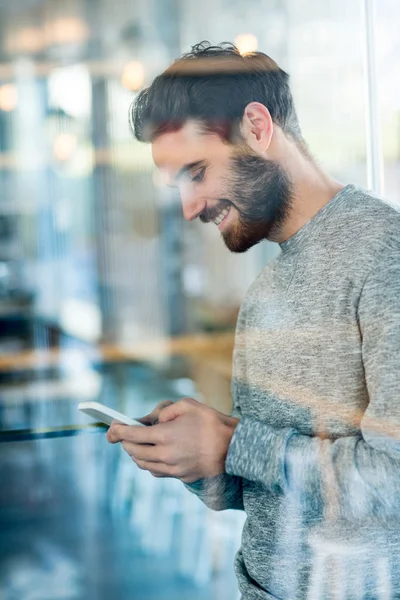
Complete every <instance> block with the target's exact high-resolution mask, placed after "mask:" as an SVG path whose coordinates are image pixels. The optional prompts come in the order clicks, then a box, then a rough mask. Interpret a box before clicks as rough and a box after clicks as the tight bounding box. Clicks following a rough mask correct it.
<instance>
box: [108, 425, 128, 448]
mask: <svg viewBox="0 0 400 600" xmlns="http://www.w3.org/2000/svg"><path fill="white" fill-rule="evenodd" d="M117 424H118V425H121V423H118V421H113V422H112V424H111V425H110V427H109V429H108V430H107V435H106V438H107V441H108V442H110V444H117V443H118V442H120V441H121V439H122V438H121V437H120V435H121V432H120V430H119V429H116V427H115V425H117ZM121 427H128V425H121Z"/></svg>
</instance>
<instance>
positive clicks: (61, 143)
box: [53, 133, 77, 162]
mask: <svg viewBox="0 0 400 600" xmlns="http://www.w3.org/2000/svg"><path fill="white" fill-rule="evenodd" d="M76 146H77V139H76V137H75V136H74V135H72V133H60V134H59V135H58V136H57V137H56V139H55V140H54V145H53V153H54V158H55V159H56V160H58V161H59V162H65V161H67V160H69V159H70V158H71V157H72V155H73V153H74V152H75V150H76Z"/></svg>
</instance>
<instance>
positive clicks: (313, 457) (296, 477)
mask: <svg viewBox="0 0 400 600" xmlns="http://www.w3.org/2000/svg"><path fill="white" fill-rule="evenodd" d="M358 318H359V327H360V333H361V339H362V342H361V343H362V360H363V364H364V370H365V380H366V385H367V390H368V396H369V404H368V407H367V409H366V411H365V413H364V415H363V418H362V421H361V428H360V434H359V435H353V436H348V437H342V438H340V439H337V440H329V439H321V438H319V437H310V436H306V435H301V434H299V433H298V432H297V431H296V430H295V429H292V428H282V429H279V428H274V427H271V426H269V425H267V424H265V423H263V422H261V421H259V420H257V419H255V418H253V417H247V416H244V417H243V418H242V419H241V421H240V422H239V424H238V426H237V428H236V430H235V433H234V435H233V438H232V440H231V444H230V447H229V451H228V455H227V460H226V471H227V473H230V474H231V475H236V476H239V477H244V478H246V479H249V480H251V481H256V482H260V483H262V484H263V485H265V487H266V489H268V490H270V491H271V492H273V493H277V494H282V493H287V492H289V491H291V492H294V493H296V494H297V497H298V498H299V499H300V500H301V503H302V505H303V506H304V508H305V509H307V507H308V508H315V509H317V510H318V509H319V510H323V511H324V512H325V514H326V511H327V510H328V512H329V514H330V515H332V516H337V517H341V518H344V519H347V520H350V521H355V520H364V519H369V518H371V519H383V520H398V519H399V518H400V253H399V252H396V253H392V254H391V255H390V256H389V257H387V258H386V260H385V261H383V262H381V263H380V264H379V265H378V267H377V268H374V270H373V271H372V272H370V273H369V275H368V277H367V279H366V281H365V283H364V286H363V289H362V293H361V296H360V300H359V305H358Z"/></svg>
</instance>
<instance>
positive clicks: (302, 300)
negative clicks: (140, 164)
mask: <svg viewBox="0 0 400 600" xmlns="http://www.w3.org/2000/svg"><path fill="white" fill-rule="evenodd" d="M131 117H132V121H131V122H132V126H133V129H134V132H135V135H136V137H137V138H138V139H139V140H142V141H149V142H151V143H152V153H153V158H154V161H155V163H156V165H157V166H158V168H159V169H160V170H161V172H162V173H163V174H164V176H165V178H166V180H167V183H168V185H175V186H178V187H179V190H180V194H181V200H182V207H183V213H184V216H185V219H187V220H192V219H196V218H200V220H201V221H202V222H203V223H210V222H211V221H213V222H214V223H215V225H216V226H217V227H218V229H219V230H220V232H221V236H222V239H223V240H224V242H225V244H226V246H227V247H228V249H229V250H231V251H232V252H245V251H246V250H248V249H249V248H251V247H252V246H254V245H255V244H257V243H258V242H260V241H261V240H263V239H268V240H272V241H275V242H278V243H279V244H280V247H281V253H280V254H279V256H278V257H277V258H276V259H274V261H272V262H270V263H268V264H267V265H266V267H265V268H264V270H263V271H262V272H261V273H260V275H259V276H258V277H257V279H256V281H254V283H253V284H252V285H251V286H250V289H249V290H248V292H247V295H246V297H245V300H244V302H243V304H242V307H241V310H240V313H239V318H238V323H237V332H236V340H235V349H234V356H233V376H232V396H233V406H234V410H233V413H232V416H231V417H228V416H226V415H223V414H221V413H219V412H217V411H215V410H213V409H211V408H209V407H206V406H204V405H202V404H200V403H198V402H196V401H195V400H193V399H190V398H185V399H183V400H181V401H179V402H177V403H175V404H169V403H164V404H162V405H159V406H158V407H157V408H156V410H155V411H154V412H153V413H152V414H151V415H149V416H148V417H146V418H145V419H144V422H146V423H148V424H154V425H153V427H148V428H139V427H137V428H135V427H127V426H124V425H119V424H113V425H112V426H111V428H110V430H109V432H108V434H107V436H108V440H109V441H110V442H113V443H115V442H122V445H123V447H124V448H125V450H126V451H127V452H128V454H129V455H130V456H131V457H132V459H133V460H134V462H135V463H136V464H137V465H138V466H139V467H140V468H141V469H147V470H148V471H150V472H151V473H152V474H153V475H154V476H155V477H177V478H179V479H181V480H182V481H183V482H184V483H185V484H186V485H187V487H188V489H190V490H191V491H192V492H194V493H195V494H197V495H198V496H199V498H201V500H203V501H204V502H205V503H206V504H207V505H208V506H209V507H211V508H213V509H215V510H223V509H228V508H234V509H244V510H245V511H246V514H247V521H246V524H245V527H244V530H243V538H242V547H241V549H240V551H239V552H238V554H237V558H236V573H237V576H238V581H239V587H240V590H241V592H242V594H243V598H244V599H246V600H252V599H258V598H260V599H273V598H279V599H281V600H283V599H284V600H294V599H306V598H307V599H315V600H320V599H327V598H341V599H342V598H343V599H346V600H347V599H350V598H360V599H361V598H363V599H364V600H366V599H369V600H372V599H374V600H378V599H380V598H395V597H398V598H400V554H399V553H400V526H399V518H400V510H399V509H400V401H399V392H400V214H399V212H398V211H397V210H395V209H394V208H392V207H390V206H389V205H388V204H386V203H384V202H383V201H382V200H380V199H378V198H375V197H374V196H373V195H372V194H371V193H369V192H367V191H365V190H363V189H360V188H358V187H356V186H354V185H346V186H344V185H343V184H341V183H340V182H338V181H336V180H335V179H333V178H332V177H330V176H329V175H328V174H327V173H325V172H324V171H323V169H322V168H321V167H320V166H319V165H318V164H317V163H316V161H315V160H314V158H313V157H312V156H311V154H310V152H309V151H308V149H307V146H306V144H305V142H304V140H303V138H302V135H301V131H300V128H299V124H298V121H297V117H296V112H295V109H294V106H293V100H292V96H291V93H290V89H289V85H288V76H287V74H286V73H285V72H284V71H282V70H281V69H280V68H279V67H278V66H277V65H276V63H275V62H274V61H273V60H271V59H270V58H269V57H267V56H266V55H264V54H261V53H252V54H249V55H245V56H241V55H240V54H239V52H238V51H237V49H236V48H235V47H234V46H231V45H229V44H224V45H221V46H218V47H212V46H210V45H209V44H208V43H203V44H200V45H198V46H196V47H194V48H193V49H192V52H191V53H189V54H187V55H184V56H183V57H181V58H180V59H178V60H177V61H175V63H173V65H172V66H171V67H169V68H168V69H167V70H166V71H165V72H164V73H163V74H162V75H160V76H159V77H157V78H156V79H155V80H154V82H153V83H152V85H151V86H150V87H149V88H147V89H145V90H144V91H142V92H141V93H140V94H139V96H138V97H137V99H136V101H135V103H134V105H133V109H132V115H131Z"/></svg>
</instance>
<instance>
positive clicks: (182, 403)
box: [158, 398, 200, 423]
mask: <svg viewBox="0 0 400 600" xmlns="http://www.w3.org/2000/svg"><path fill="white" fill-rule="evenodd" d="M195 405H200V402H197V400H195V399H194V398H183V399H182V400H179V402H174V403H173V404H171V405H170V406H167V407H166V408H163V410H162V411H161V412H160V415H159V417H158V422H159V423H167V422H168V421H173V420H174V419H176V418H177V417H180V416H181V415H183V414H185V413H187V412H188V411H189V410H190V409H191V407H193V406H195Z"/></svg>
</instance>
